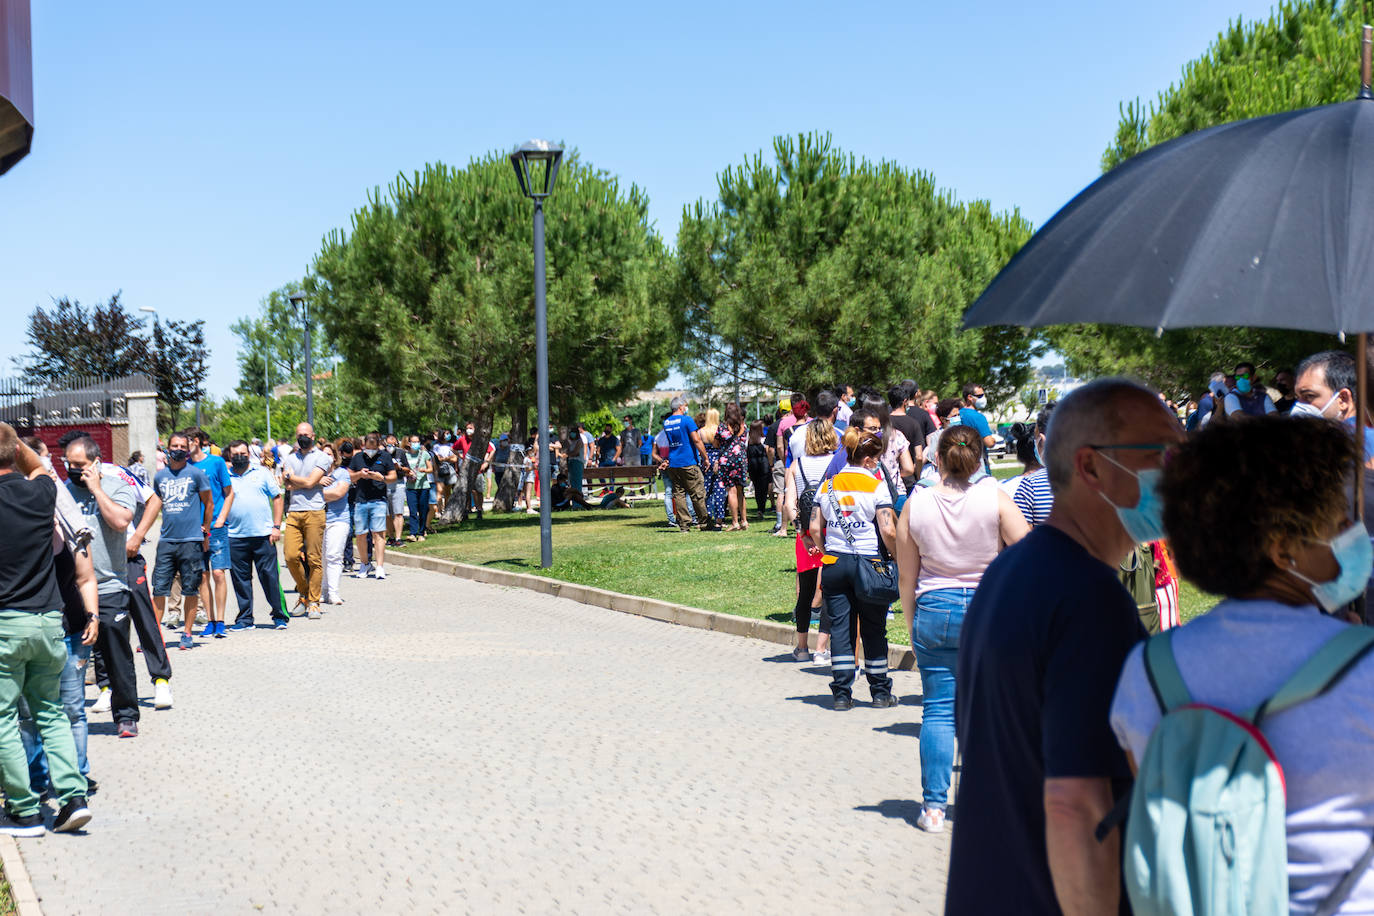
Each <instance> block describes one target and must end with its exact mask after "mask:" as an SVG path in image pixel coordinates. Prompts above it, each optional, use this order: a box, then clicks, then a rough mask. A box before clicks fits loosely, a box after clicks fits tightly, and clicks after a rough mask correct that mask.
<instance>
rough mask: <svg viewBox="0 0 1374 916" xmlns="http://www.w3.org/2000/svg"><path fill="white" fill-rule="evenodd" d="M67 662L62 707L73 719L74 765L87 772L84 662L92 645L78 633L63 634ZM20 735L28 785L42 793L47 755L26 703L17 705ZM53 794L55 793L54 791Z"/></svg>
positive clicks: (69, 719)
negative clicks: (27, 773)
mask: <svg viewBox="0 0 1374 916" xmlns="http://www.w3.org/2000/svg"><path fill="white" fill-rule="evenodd" d="M66 643H67V663H66V665H64V666H63V668H62V677H61V679H60V680H59V682H58V684H59V688H60V689H61V692H62V711H63V712H65V713H66V714H67V719H68V721H70V722H71V723H72V740H73V741H74V742H75V743H76V768H77V769H78V770H80V771H81V775H82V776H85V775H86V774H87V773H89V772H90V770H91V767H90V762H89V761H88V760H87V759H86V739H87V734H88V728H87V725H86V665H87V664H88V663H89V662H90V658H91V647H90V646H83V645H81V634H80V633H78V634H76V635H74V636H68V637H66ZM19 712H20V715H19V737H21V738H23V739H24V754H25V755H26V756H27V757H28V758H29V786H30V787H31V788H32V789H33V791H34V793H35V794H39V795H41V794H42V793H43V790H44V789H46V788H48V755H47V754H45V753H43V739H42V738H40V737H39V735H38V726H37V725H35V724H34V721H33V716H32V715H31V714H30V713H29V705H28V703H25V702H21V703H20V706H19ZM53 794H56V793H53Z"/></svg>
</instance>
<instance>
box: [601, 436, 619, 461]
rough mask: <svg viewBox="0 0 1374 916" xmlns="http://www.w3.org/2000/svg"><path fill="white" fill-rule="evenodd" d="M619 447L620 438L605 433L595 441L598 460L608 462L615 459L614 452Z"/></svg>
mask: <svg viewBox="0 0 1374 916" xmlns="http://www.w3.org/2000/svg"><path fill="white" fill-rule="evenodd" d="M619 446H620V437H619V436H616V435H613V434H611V433H607V434H606V435H604V436H602V437H601V438H600V439H597V440H596V448H597V451H599V452H600V453H601V455H600V460H602V461H610V460H611V459H612V458H614V457H615V450H616V448H618V447H619Z"/></svg>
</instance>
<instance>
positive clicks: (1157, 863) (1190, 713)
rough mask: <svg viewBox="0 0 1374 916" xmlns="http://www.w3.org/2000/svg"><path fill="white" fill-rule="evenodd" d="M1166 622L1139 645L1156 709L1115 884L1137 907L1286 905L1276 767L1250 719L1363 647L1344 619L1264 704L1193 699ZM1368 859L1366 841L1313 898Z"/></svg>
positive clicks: (1147, 914)
mask: <svg viewBox="0 0 1374 916" xmlns="http://www.w3.org/2000/svg"><path fill="white" fill-rule="evenodd" d="M1175 632H1176V631H1175V630H1166V631H1164V632H1163V633H1161V634H1159V635H1158V636H1155V637H1153V638H1151V639H1150V640H1149V642H1147V643H1146V644H1145V659H1144V660H1145V673H1146V676H1147V677H1148V678H1149V679H1150V686H1151V687H1153V688H1154V692H1155V697H1156V699H1158V700H1159V707H1160V710H1161V712H1162V713H1163V715H1162V717H1161V719H1160V721H1159V724H1158V725H1156V726H1155V730H1154V732H1153V733H1152V734H1151V735H1150V741H1149V744H1147V745H1146V747H1145V759H1143V760H1142V761H1140V767H1139V772H1138V773H1137V775H1136V781H1135V788H1134V789H1133V790H1132V792H1131V795H1130V815H1129V818H1128V819H1127V821H1126V836H1125V844H1126V845H1125V851H1124V866H1123V867H1124V872H1125V878H1126V891H1127V894H1128V895H1129V896H1130V899H1131V906H1132V908H1133V909H1134V911H1135V914H1136V916H1191V914H1196V916H1204V914H1206V916H1212V914H1218V916H1220V914H1228V916H1231V914H1235V916H1239V914H1253V913H1273V914H1283V913H1287V912H1288V839H1287V831H1286V829H1285V824H1284V813H1285V812H1284V808H1285V787H1284V777H1283V767H1282V766H1280V764H1279V761H1278V759H1277V758H1276V757H1275V756H1274V752H1273V749H1272V748H1270V746H1269V742H1268V741H1266V740H1265V738H1264V735H1263V733H1262V732H1261V731H1260V726H1262V725H1263V723H1264V720H1265V718H1266V717H1268V716H1272V715H1274V714H1276V713H1280V712H1283V711H1284V710H1285V709H1289V708H1291V707H1293V706H1296V705H1297V704H1299V703H1302V702H1304V701H1306V700H1310V699H1312V698H1314V697H1317V696H1320V695H1321V694H1322V693H1324V692H1326V691H1327V690H1328V689H1329V688H1330V687H1331V686H1332V685H1333V684H1335V683H1336V682H1337V681H1338V680H1340V679H1341V677H1342V676H1343V675H1344V674H1345V673H1346V672H1347V671H1348V670H1350V668H1351V667H1353V666H1354V665H1355V663H1356V662H1358V661H1359V660H1360V658H1361V657H1362V656H1363V655H1364V654H1365V653H1366V652H1368V651H1369V649H1370V648H1371V647H1374V628H1370V627H1349V628H1348V629H1345V630H1342V631H1341V632H1340V633H1338V634H1336V636H1335V637H1333V638H1332V639H1331V640H1329V641H1328V642H1327V643H1326V644H1325V645H1323V646H1322V647H1321V648H1320V649H1319V650H1317V652H1316V654H1315V655H1313V656H1312V657H1311V658H1309V659H1308V660H1307V661H1306V662H1305V663H1304V664H1303V665H1302V666H1301V667H1300V668H1299V669H1298V670H1297V672H1296V673H1295V674H1294V675H1293V676H1292V677H1291V678H1289V679H1288V681H1287V682H1286V683H1285V684H1284V685H1283V686H1282V687H1280V688H1279V690H1278V692H1277V693H1275V694H1274V695H1273V696H1272V697H1270V698H1269V699H1268V700H1266V701H1265V702H1263V703H1261V704H1260V705H1259V706H1258V707H1256V708H1255V709H1252V710H1249V711H1247V712H1244V713H1234V712H1230V711H1228V710H1225V709H1220V708H1218V707H1215V706H1206V705H1203V704H1201V703H1194V702H1193V701H1192V697H1191V696H1190V695H1189V693H1188V688H1187V687H1186V686H1184V683H1183V678H1182V677H1181V676H1180V675H1179V672H1178V665H1177V664H1176V663H1175V661H1174V653H1173V649H1172V647H1171V645H1170V640H1171V639H1172V637H1173V634H1174V633H1175ZM1372 858H1374V845H1371V846H1370V848H1369V851H1368V852H1366V853H1365V854H1364V855H1363V856H1362V857H1361V858H1360V860H1359V861H1358V862H1357V863H1356V864H1355V867H1354V868H1353V869H1351V870H1350V872H1348V873H1347V874H1346V875H1345V877H1344V878H1342V879H1341V881H1340V882H1339V883H1338V884H1337V885H1336V888H1335V890H1333V891H1332V892H1331V894H1330V895H1329V896H1328V897H1327V898H1326V899H1325V900H1324V901H1322V903H1321V905H1320V906H1319V907H1318V908H1317V914H1318V916H1329V914H1331V913H1334V912H1336V910H1337V909H1338V908H1339V907H1340V905H1341V903H1342V902H1343V901H1344V900H1345V899H1346V897H1348V896H1349V895H1350V892H1351V891H1352V890H1354V887H1355V884H1356V883H1357V882H1358V881H1359V878H1360V875H1361V874H1363V872H1364V870H1365V868H1366V867H1367V866H1368V865H1369V863H1370V860H1371V859H1372Z"/></svg>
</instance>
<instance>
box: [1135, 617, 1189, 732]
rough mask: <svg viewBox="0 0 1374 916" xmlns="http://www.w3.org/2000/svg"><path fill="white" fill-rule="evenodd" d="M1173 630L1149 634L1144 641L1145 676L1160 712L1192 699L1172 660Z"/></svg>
mask: <svg viewBox="0 0 1374 916" xmlns="http://www.w3.org/2000/svg"><path fill="white" fill-rule="evenodd" d="M1175 632H1176V631H1175V630H1173V629H1169V630H1165V631H1164V632H1163V633H1160V634H1158V635H1156V636H1151V637H1150V638H1149V640H1148V641H1146V643H1145V654H1144V661H1145V676H1146V677H1148V678H1149V679H1150V686H1151V687H1152V688H1153V689H1154V692H1155V699H1156V700H1158V701H1159V711H1160V712H1161V713H1165V712H1168V711H1169V710H1171V709H1177V708H1178V707H1180V706H1182V705H1184V704H1185V703H1191V702H1192V701H1193V695H1192V694H1191V693H1189V692H1188V686H1187V685H1186V684H1184V683H1183V675H1181V674H1179V672H1178V662H1176V661H1174V648H1173V638H1174V633H1175Z"/></svg>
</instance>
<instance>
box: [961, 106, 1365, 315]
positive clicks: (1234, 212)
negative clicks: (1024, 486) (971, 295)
mask: <svg viewBox="0 0 1374 916" xmlns="http://www.w3.org/2000/svg"><path fill="white" fill-rule="evenodd" d="M1080 322H1091V323H1100V324H1123V325H1135V326H1137V327H1148V328H1159V329H1164V328H1181V327H1200V326H1209V325H1247V326H1255V327H1272V328H1292V329H1294V330H1304V331H1319V332H1325V333H1330V334H1342V335H1343V334H1347V333H1360V332H1364V331H1374V98H1369V97H1366V96H1365V94H1363V93H1362V97H1361V98H1359V99H1356V100H1354V101H1350V102H1342V103H1339V104H1335V105H1323V106H1320V107H1317V108H1308V109H1304V110H1302V111H1291V112H1284V113H1282V114H1276V115H1269V116H1268V117H1263V118H1253V119H1251V120H1248V121H1236V122H1234V123H1231V124H1222V125H1220V126H1217V127H1212V128H1209V129H1207V130H1202V131H1198V132H1197V133H1192V134H1188V135H1186V136H1183V137H1179V138H1178V139H1176V140H1172V141H1170V142H1168V143H1164V144H1161V145H1159V146H1157V147H1154V148H1152V149H1150V150H1148V151H1146V152H1144V153H1141V154H1140V155H1138V156H1135V157H1134V158H1132V159H1130V160H1128V161H1126V162H1125V163H1123V164H1122V165H1121V166H1119V167H1118V168H1116V169H1113V170H1112V171H1111V172H1108V173H1107V174H1106V175H1104V176H1102V177H1101V178H1099V179H1098V180H1097V181H1095V182H1093V184H1091V185H1090V186H1089V187H1088V188H1087V189H1086V190H1085V191H1083V192H1082V193H1080V194H1079V195H1078V196H1077V197H1075V198H1074V199H1073V200H1072V201H1070V202H1069V203H1068V204H1067V205H1066V206H1065V207H1064V208H1063V209H1062V210H1060V211H1059V212H1058V213H1056V214H1055V216H1054V218H1053V219H1051V220H1050V221H1049V222H1048V223H1047V224H1046V225H1045V226H1044V227H1043V228H1042V229H1041V230H1040V231H1039V232H1037V233H1035V235H1034V236H1033V237H1032V238H1031V240H1030V241H1029V242H1027V243H1026V245H1025V247H1023V248H1022V249H1021V250H1020V251H1019V252H1018V253H1017V254H1016V256H1015V257H1014V258H1012V259H1011V262H1010V263H1008V264H1007V266H1006V267H1005V268H1004V269H1003V270H1002V272H1001V273H999V274H998V275H997V277H996V279H994V280H993V281H992V284H991V285H990V286H989V287H988V288H987V289H986V290H985V291H984V292H983V294H982V295H981V296H979V297H978V300H977V301H976V302H974V303H973V305H972V306H971V307H969V309H968V311H966V312H965V313H964V325H965V326H966V327H977V326H981V325H990V324H1010V325H1020V326H1023V327H1041V326H1044V325H1051V324H1076V323H1080Z"/></svg>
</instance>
